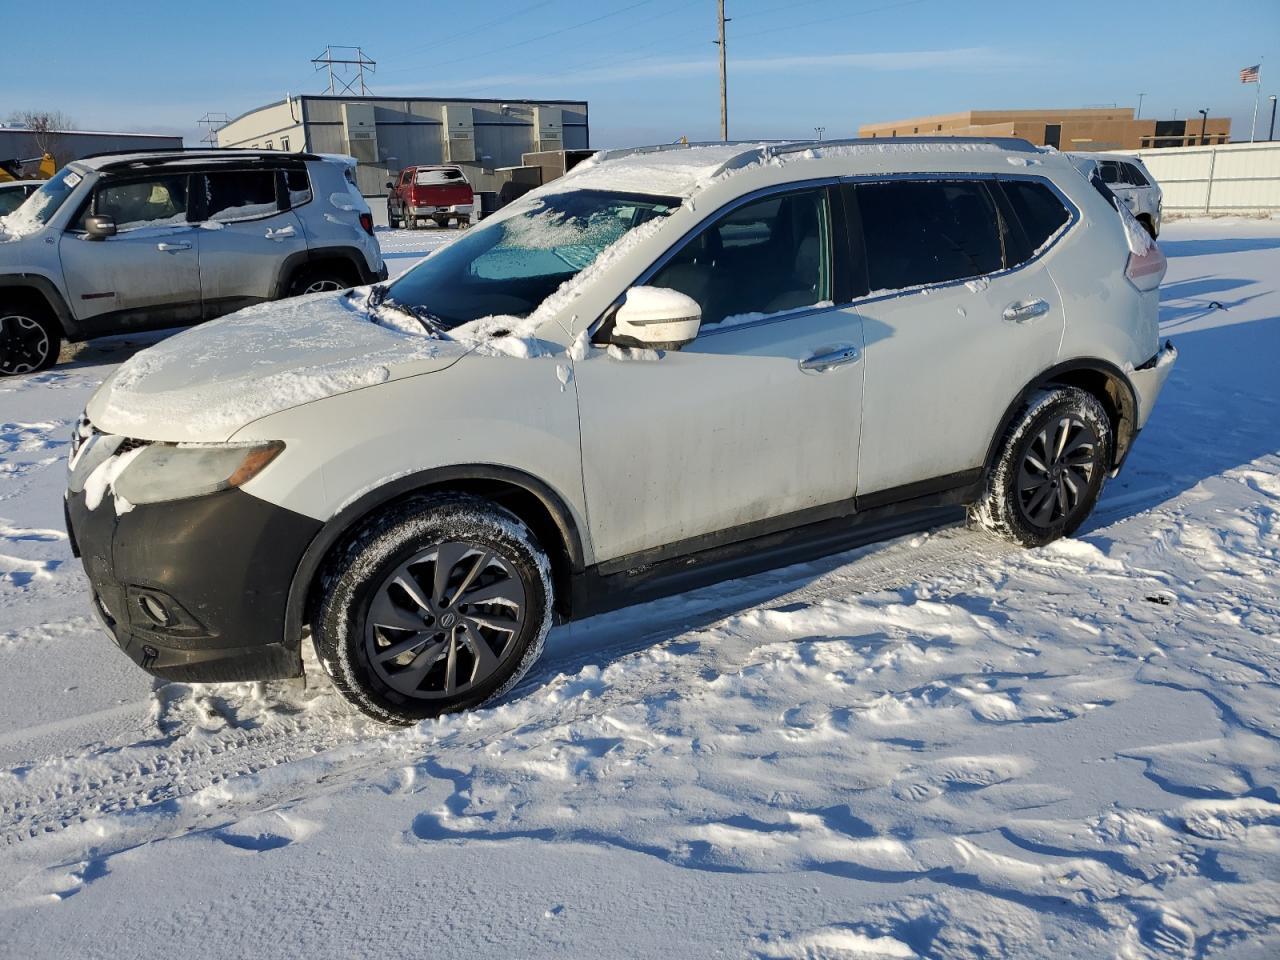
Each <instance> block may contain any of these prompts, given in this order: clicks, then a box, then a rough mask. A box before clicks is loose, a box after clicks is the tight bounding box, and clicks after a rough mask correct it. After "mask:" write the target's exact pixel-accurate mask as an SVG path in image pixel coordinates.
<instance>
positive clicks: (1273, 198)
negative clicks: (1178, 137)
mask: <svg viewBox="0 0 1280 960" xmlns="http://www.w3.org/2000/svg"><path fill="white" fill-rule="evenodd" d="M1129 152H1136V153H1137V154H1138V156H1140V157H1142V161H1143V163H1145V164H1146V165H1147V167H1148V169H1150V171H1151V172H1152V174H1154V175H1155V178H1156V179H1157V180H1159V181H1160V186H1161V187H1162V188H1163V189H1164V210H1165V213H1172V214H1183V215H1191V214H1201V215H1204V214H1208V215H1214V214H1232V213H1235V214H1244V215H1250V214H1254V215H1256V214H1264V213H1280V141H1275V142H1270V143H1231V144H1227V145H1225V146H1220V147H1172V148H1166V149H1161V150H1138V151H1129Z"/></svg>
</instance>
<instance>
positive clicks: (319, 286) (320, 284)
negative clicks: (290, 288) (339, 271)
mask: <svg viewBox="0 0 1280 960" xmlns="http://www.w3.org/2000/svg"><path fill="white" fill-rule="evenodd" d="M345 289H347V288H346V287H344V286H343V285H342V284H340V283H339V282H338V281H337V280H313V281H311V283H309V284H307V286H306V287H304V288H303V290H302V292H303V293H304V294H307V293H332V292H334V291H337V290H345Z"/></svg>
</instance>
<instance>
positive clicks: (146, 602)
mask: <svg viewBox="0 0 1280 960" xmlns="http://www.w3.org/2000/svg"><path fill="white" fill-rule="evenodd" d="M138 606H140V607H141V608H142V612H143V613H145V614H146V615H147V616H148V617H150V618H151V619H152V621H153V622H155V623H157V624H159V625H160V626H162V627H167V626H168V625H169V624H170V623H171V622H172V621H173V617H172V616H170V614H169V611H168V610H167V609H166V608H165V605H164V604H163V603H161V602H160V601H159V600H157V599H156V598H155V597H153V596H151V594H149V593H144V594H143V595H142V596H141V597H139V598H138Z"/></svg>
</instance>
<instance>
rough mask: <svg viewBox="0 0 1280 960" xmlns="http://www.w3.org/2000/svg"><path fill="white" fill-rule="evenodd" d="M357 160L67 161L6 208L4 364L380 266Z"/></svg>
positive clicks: (140, 156) (359, 279)
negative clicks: (357, 174)
mask: <svg viewBox="0 0 1280 960" xmlns="http://www.w3.org/2000/svg"><path fill="white" fill-rule="evenodd" d="M354 170H355V160H354V159H353V158H351V157H333V156H319V155H316V154H306V153H281V152H277V151H271V150H267V151H262V150H256V151H255V150H185V151H168V150H166V151H155V152H151V153H136V152H134V153H116V154H103V155H101V156H96V157H87V158H85V159H83V160H76V161H73V162H72V163H70V164H68V165H67V166H65V167H64V168H63V169H61V170H60V171H58V172H57V173H56V174H54V175H53V176H52V177H51V178H49V179H48V180H47V181H45V182H43V183H41V184H40V186H39V188H38V189H37V190H36V191H35V192H34V193H32V194H31V196H30V197H29V198H28V199H27V200H26V202H25V203H23V204H22V206H20V207H18V208H17V209H16V210H15V211H14V212H13V213H11V214H10V215H8V216H7V217H0V376H6V375H12V374H20V373H32V372H36V371H39V370H43V369H45V368H47V367H50V366H52V365H53V364H54V363H55V362H56V361H57V359H58V349H59V347H60V345H61V343H62V341H63V340H64V339H66V340H73V341H74V340H88V339H91V338H93V337H101V336H107V335H110V334H115V333H125V332H128V331H131V330H139V329H148V328H155V327H172V326H177V325H180V324H188V323H196V322H198V321H200V320H208V319H211V318H213V317H219V316H222V315H223V314H227V313H231V312H233V311H235V310H238V309H240V308H241V307H244V306H248V305H250V304H254V303H260V302H262V301H265V300H276V299H280V298H282V297H290V296H296V295H298V294H302V293H314V292H318V291H321V290H343V289H346V288H348V287H352V286H355V285H356V284H361V283H371V282H373V281H374V280H378V279H385V278H386V275H387V273H386V266H385V265H384V264H383V262H382V253H381V251H380V249H379V247H378V241H377V239H376V238H375V237H374V233H373V215H372V214H371V213H370V211H369V205H368V204H367V203H366V202H365V200H364V198H363V197H362V196H361V195H360V192H359V190H357V189H356V186H355V174H354Z"/></svg>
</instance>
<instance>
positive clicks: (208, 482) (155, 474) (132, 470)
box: [113, 440, 284, 503]
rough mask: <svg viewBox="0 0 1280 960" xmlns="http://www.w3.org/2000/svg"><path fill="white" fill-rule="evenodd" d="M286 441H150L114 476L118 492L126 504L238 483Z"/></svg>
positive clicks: (193, 494) (263, 464)
mask: <svg viewBox="0 0 1280 960" xmlns="http://www.w3.org/2000/svg"><path fill="white" fill-rule="evenodd" d="M283 449H284V444H283V443H280V442H279V441H276V440H273V441H271V442H270V443H255V444H191V445H189V446H186V445H177V444H172V443H153V444H151V445H149V446H147V447H144V448H142V450H140V451H139V452H138V454H137V455H136V456H135V457H134V459H133V461H132V462H131V463H130V464H129V465H128V466H127V467H125V469H124V472H123V473H121V474H120V476H119V477H117V478H116V480H115V483H114V484H113V489H114V490H115V494H116V496H117V497H119V498H121V499H122V500H127V501H128V502H129V503H159V502H160V501H162V500H181V499H184V498H186V497H198V496H201V495H203V494H207V493H216V492H218V491H219V490H229V489H231V488H232V487H239V486H242V485H244V484H246V483H248V482H249V481H250V480H252V479H253V478H254V477H256V476H257V475H258V474H259V473H261V472H262V470H263V468H264V467H266V465H267V464H269V463H270V462H271V461H272V460H274V459H275V458H276V457H277V456H278V455H279V454H280V451H281V450H283Z"/></svg>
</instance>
